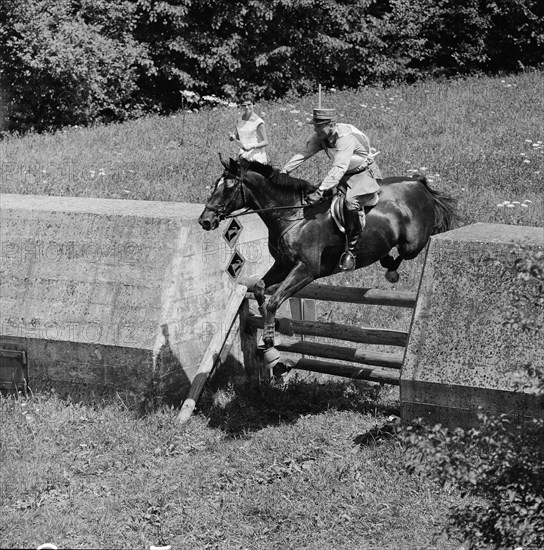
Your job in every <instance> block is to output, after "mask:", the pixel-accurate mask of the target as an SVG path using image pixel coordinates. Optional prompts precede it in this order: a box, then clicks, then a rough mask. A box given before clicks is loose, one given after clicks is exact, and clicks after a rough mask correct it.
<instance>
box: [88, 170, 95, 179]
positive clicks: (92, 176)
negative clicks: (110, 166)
mask: <svg viewBox="0 0 544 550" xmlns="http://www.w3.org/2000/svg"><path fill="white" fill-rule="evenodd" d="M89 173H90V174H91V178H94V175H95V173H96V172H95V171H94V170H90V172H89Z"/></svg>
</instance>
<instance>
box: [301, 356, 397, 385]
mask: <svg viewBox="0 0 544 550" xmlns="http://www.w3.org/2000/svg"><path fill="white" fill-rule="evenodd" d="M292 368H294V369H299V370H308V371H312V372H321V373H324V374H333V375H334V376H343V377H344V378H354V379H357V380H369V381H371V382H380V383H382V384H392V385H394V386H398V385H399V384H400V372H399V371H396V370H392V369H383V368H380V367H360V366H358V365H344V364H341V363H332V362H330V361H318V360H316V359H306V358H303V359H299V360H298V361H297V362H296V363H295V364H294V365H293V366H292Z"/></svg>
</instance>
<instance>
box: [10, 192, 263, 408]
mask: <svg viewBox="0 0 544 550" xmlns="http://www.w3.org/2000/svg"><path fill="white" fill-rule="evenodd" d="M202 209H203V205H199V204H186V203H172V202H155V201H130V200H107V199H89V198H69V197H48V196H32V195H7V194H4V195H0V277H1V281H2V284H1V287H0V348H1V347H5V348H11V349H24V350H26V351H27V356H28V370H29V386H30V387H31V388H32V389H33V390H39V389H41V388H45V387H48V388H49V387H53V388H56V389H57V390H58V391H59V392H62V393H74V392H76V393H81V394H85V393H86V392H92V393H93V394H96V395H102V394H108V393H112V392H125V393H127V392H128V394H131V395H134V396H135V397H137V398H141V397H142V396H144V395H145V396H171V397H172V398H174V397H175V399H178V400H179V399H181V398H183V396H184V395H185V393H186V391H187V389H188V387H189V385H190V383H191V381H192V379H193V376H194V373H195V372H196V370H197V368H198V364H199V362H200V359H201V358H202V356H203V355H204V352H205V350H206V347H207V344H208V342H209V341H210V339H211V337H212V335H213V334H214V332H216V331H218V330H225V327H224V325H223V322H222V313H223V310H224V307H225V305H226V303H227V301H228V297H229V294H230V291H231V290H232V288H233V287H234V284H235V283H234V280H233V279H232V278H231V277H230V276H229V275H228V274H227V272H226V270H225V269H226V267H227V264H228V262H229V260H230V259H231V256H232V254H233V252H234V248H231V247H230V246H229V245H228V244H227V242H226V241H225V239H224V238H223V233H224V231H225V229H226V227H227V225H226V223H225V224H224V226H222V227H221V228H220V229H218V230H216V231H213V232H205V231H203V230H202V229H201V228H200V226H199V225H198V223H197V220H198V217H199V215H200V213H201V212H202ZM239 221H240V223H241V225H242V227H243V229H242V231H241V232H240V234H239V237H238V240H237V242H236V244H235V247H236V250H237V251H238V252H239V254H241V255H242V256H243V257H244V259H245V264H244V266H243V268H242V270H241V272H240V273H239V275H240V277H249V276H254V275H262V274H264V273H265V272H266V270H267V268H268V266H269V265H270V264H271V258H270V255H269V252H268V248H267V235H268V233H267V229H266V227H265V226H264V224H263V223H262V222H261V220H260V219H259V218H258V217H257V216H256V215H250V216H244V217H242V218H240V220H239Z"/></svg>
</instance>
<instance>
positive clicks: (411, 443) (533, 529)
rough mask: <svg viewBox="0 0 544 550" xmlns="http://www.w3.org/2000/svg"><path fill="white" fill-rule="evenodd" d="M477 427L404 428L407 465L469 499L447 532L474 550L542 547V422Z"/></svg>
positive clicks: (503, 421)
mask: <svg viewBox="0 0 544 550" xmlns="http://www.w3.org/2000/svg"><path fill="white" fill-rule="evenodd" d="M480 420H481V427H480V428H479V429H477V430H476V429H471V430H462V429H457V430H455V431H450V430H447V429H446V428H443V427H441V426H438V425H437V426H435V427H434V428H426V427H423V426H418V427H415V426H413V427H410V428H408V429H407V430H406V431H405V432H404V434H403V436H402V439H403V441H404V443H406V444H407V445H408V450H407V466H408V469H409V470H410V471H412V472H414V473H419V474H425V475H426V476H430V477H431V478H433V479H435V480H436V481H438V482H439V483H441V484H443V485H446V484H450V485H456V486H457V487H458V488H459V489H460V490H461V491H462V492H463V493H465V494H466V495H470V496H471V497H472V498H470V499H469V500H467V501H466V503H465V504H463V505H461V506H458V507H456V508H454V509H452V511H451V515H450V518H449V525H448V527H447V532H448V534H449V535H451V536H461V537H462V538H463V539H466V540H467V541H468V542H469V543H470V544H471V546H472V547H473V548H483V547H486V546H487V545H489V544H493V545H496V547H497V548H501V549H506V548H515V547H516V546H522V547H524V548H525V547H526V548H544V420H542V419H532V420H529V421H526V422H519V421H515V420H513V419H511V418H509V417H508V416H507V415H501V416H499V417H497V418H488V417H485V416H481V417H480Z"/></svg>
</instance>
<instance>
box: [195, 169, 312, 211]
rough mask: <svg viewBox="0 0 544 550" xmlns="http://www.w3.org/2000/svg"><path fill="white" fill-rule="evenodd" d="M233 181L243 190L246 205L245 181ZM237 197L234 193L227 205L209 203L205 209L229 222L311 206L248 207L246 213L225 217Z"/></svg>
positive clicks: (236, 179) (235, 178)
mask: <svg viewBox="0 0 544 550" xmlns="http://www.w3.org/2000/svg"><path fill="white" fill-rule="evenodd" d="M220 179H221V178H220ZM232 179H234V180H235V181H236V182H237V184H238V188H239V189H241V193H242V200H243V201H244V203H245V202H246V198H245V193H244V180H243V179H241V178H239V177H234V178H232ZM218 182H219V180H218ZM216 186H217V184H216ZM235 196H236V194H235V193H233V194H232V196H231V197H230V199H229V201H228V202H227V204H222V205H221V207H218V206H214V205H211V204H208V203H206V204H205V207H206V208H207V209H208V210H211V211H212V212H215V213H216V214H218V215H219V217H220V218H222V219H224V220H228V219H230V218H237V217H238V216H247V215H248V214H254V213H257V212H272V211H274V210H291V209H300V208H306V207H307V206H309V205H308V204H301V205H300V206H294V205H293V206H272V207H270V208H258V209H256V210H253V209H251V208H249V207H246V208H247V210H245V211H244V212H240V213H238V214H229V215H227V216H225V215H224V214H223V212H225V210H226V209H227V206H228V205H229V204H230V203H231V202H232V201H233V200H234V197H235Z"/></svg>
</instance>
